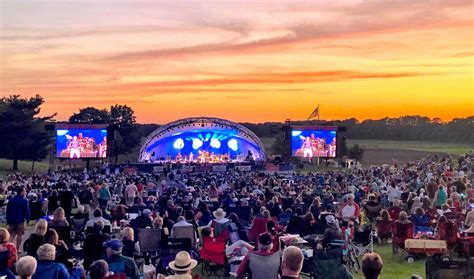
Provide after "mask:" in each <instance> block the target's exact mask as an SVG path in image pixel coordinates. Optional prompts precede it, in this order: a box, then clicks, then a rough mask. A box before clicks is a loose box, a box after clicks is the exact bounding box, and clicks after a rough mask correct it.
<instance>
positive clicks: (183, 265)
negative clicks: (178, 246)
mask: <svg viewBox="0 0 474 279" xmlns="http://www.w3.org/2000/svg"><path fill="white" fill-rule="evenodd" d="M196 265H197V261H196V260H193V259H191V256H190V255H189V253H188V252H186V251H181V252H179V253H178V254H176V257H175V259H174V261H172V262H170V263H169V264H168V266H169V268H171V269H172V270H173V271H174V275H170V276H167V277H164V276H163V275H161V274H160V276H158V278H159V279H162V278H166V279H191V278H192V276H191V272H192V270H193V268H195V267H196Z"/></svg>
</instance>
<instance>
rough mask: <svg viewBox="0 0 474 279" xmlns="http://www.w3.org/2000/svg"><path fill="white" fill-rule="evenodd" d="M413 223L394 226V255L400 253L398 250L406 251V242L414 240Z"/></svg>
mask: <svg viewBox="0 0 474 279" xmlns="http://www.w3.org/2000/svg"><path fill="white" fill-rule="evenodd" d="M413 229H414V228H413V223H406V224H403V223H399V222H394V223H393V224H392V234H393V238H392V251H393V254H396V253H398V249H399V248H401V249H405V240H407V239H410V238H413Z"/></svg>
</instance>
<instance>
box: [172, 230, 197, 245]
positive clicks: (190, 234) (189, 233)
mask: <svg viewBox="0 0 474 279" xmlns="http://www.w3.org/2000/svg"><path fill="white" fill-rule="evenodd" d="M171 235H172V236H173V238H189V239H190V240H191V247H192V248H195V247H196V244H197V240H196V230H195V229H194V226H192V225H191V226H182V227H173V229H172V230H171Z"/></svg>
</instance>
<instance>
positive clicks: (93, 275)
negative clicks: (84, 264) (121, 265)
mask: <svg viewBox="0 0 474 279" xmlns="http://www.w3.org/2000/svg"><path fill="white" fill-rule="evenodd" d="M108 274H109V265H108V264H107V262H106V261H104V260H98V261H95V262H93V263H92V264H91V266H90V267H89V278H90V279H105V278H106V277H107V275H108Z"/></svg>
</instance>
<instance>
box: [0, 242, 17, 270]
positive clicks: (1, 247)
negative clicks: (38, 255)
mask: <svg viewBox="0 0 474 279" xmlns="http://www.w3.org/2000/svg"><path fill="white" fill-rule="evenodd" d="M5 250H8V251H9V257H8V261H7V266H8V268H11V267H13V264H14V263H15V262H16V246H15V244H13V243H10V242H7V243H3V244H0V252H3V251H5Z"/></svg>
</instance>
